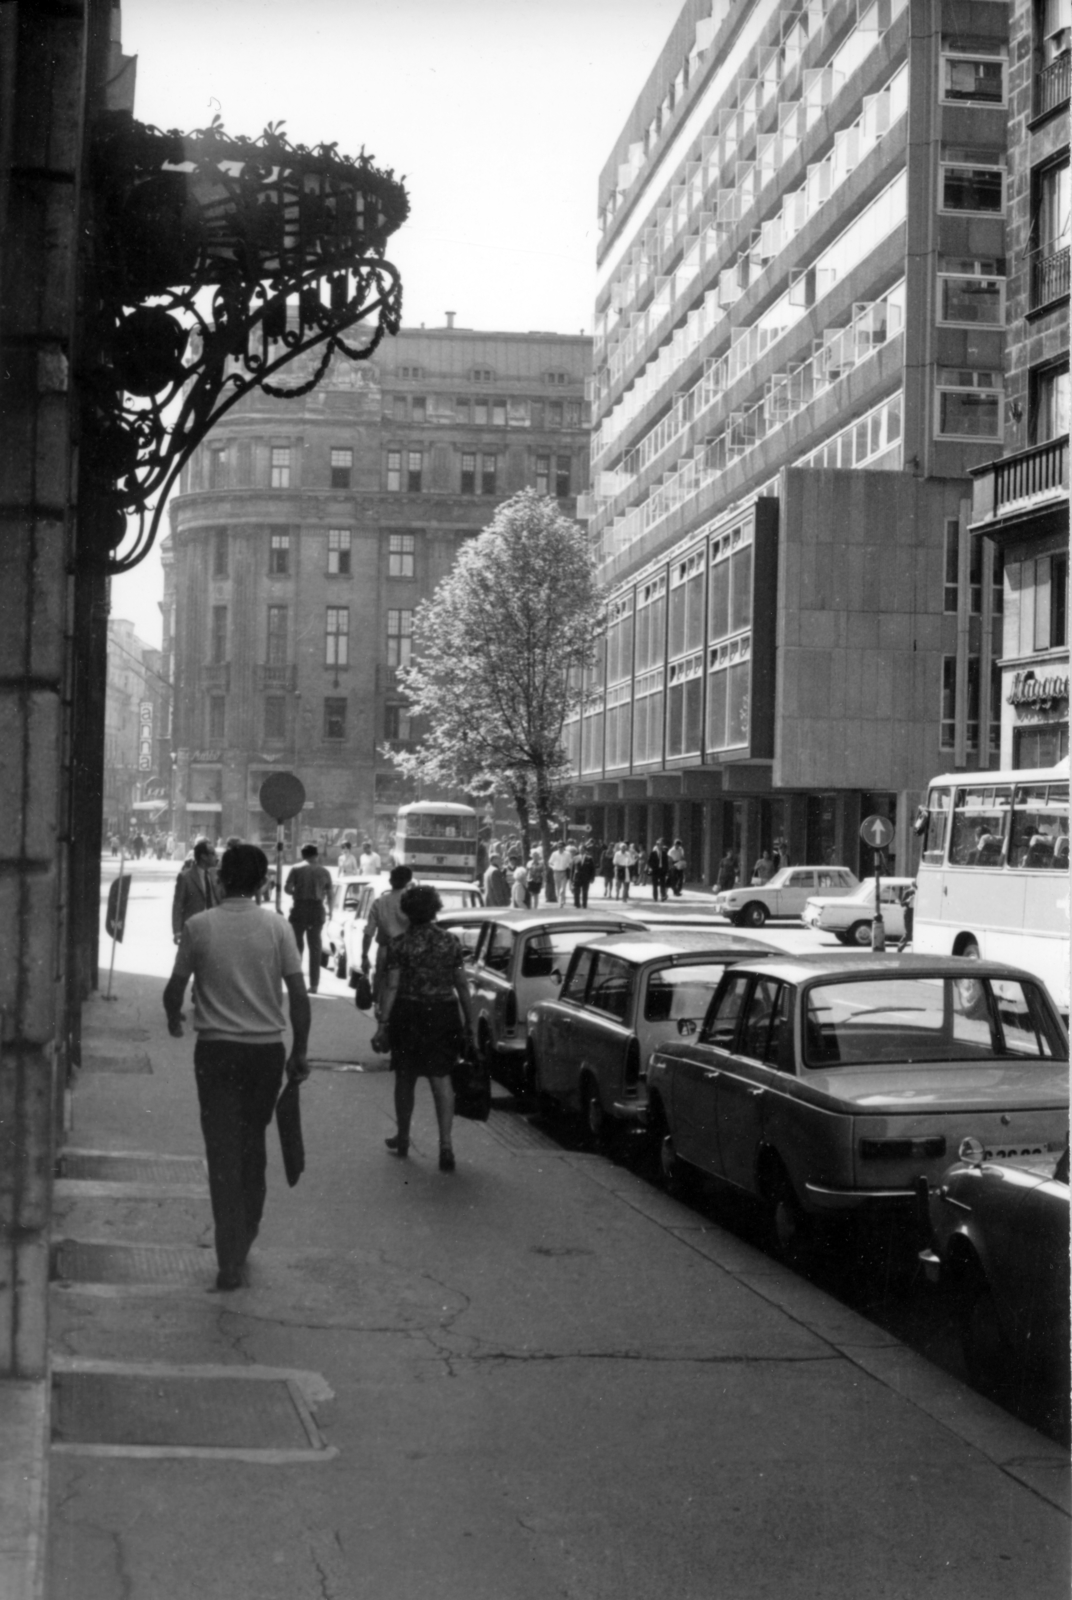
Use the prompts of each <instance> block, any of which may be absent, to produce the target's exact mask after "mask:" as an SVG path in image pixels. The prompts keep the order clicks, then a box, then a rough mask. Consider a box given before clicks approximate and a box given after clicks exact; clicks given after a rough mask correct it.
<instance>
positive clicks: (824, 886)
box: [712, 867, 860, 928]
mask: <svg viewBox="0 0 1072 1600" xmlns="http://www.w3.org/2000/svg"><path fill="white" fill-rule="evenodd" d="M859 882H860V880H859V878H858V877H857V876H856V874H855V873H854V872H850V871H849V869H848V867H782V868H781V870H780V871H779V872H776V873H775V874H774V876H773V877H772V878H771V879H770V881H769V883H765V884H762V885H760V884H754V885H751V886H750V885H747V884H742V885H741V886H740V887H739V888H737V889H724V890H723V891H722V892H721V893H720V894H716V895H715V898H714V903H713V908H712V909H713V910H715V911H717V912H719V913H720V914H721V915H722V916H724V917H729V919H730V921H731V922H733V923H736V924H737V926H738V927H748V928H762V926H763V924H764V923H765V922H766V921H768V919H769V918H771V917H799V916H800V914H801V912H802V911H803V910H804V907H805V906H806V905H807V903H808V900H809V899H810V898H811V896H812V895H817V894H821V895H825V896H827V897H828V898H834V897H835V896H837V895H843V894H851V893H852V891H853V890H854V889H855V888H856V887H857V886H858V884H859Z"/></svg>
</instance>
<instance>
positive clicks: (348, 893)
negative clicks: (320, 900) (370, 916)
mask: <svg viewBox="0 0 1072 1600" xmlns="http://www.w3.org/2000/svg"><path fill="white" fill-rule="evenodd" d="M371 882H372V879H371V878H367V877H366V878H363V877H360V876H357V875H356V874H355V875H354V876H353V877H342V878H338V879H337V880H336V882H335V886H334V888H333V889H332V891H331V909H330V910H329V912H328V918H327V921H326V922H325V924H324V932H323V936H322V939H321V952H320V960H321V962H322V963H323V965H324V966H325V967H334V969H335V975H336V977H339V978H345V976H346V973H347V965H346V924H347V923H348V922H349V921H350V919H351V917H353V916H354V914H355V913H356V911H357V907H358V904H359V902H360V900H361V891H362V889H363V888H364V887H365V885H366V884H367V883H371Z"/></svg>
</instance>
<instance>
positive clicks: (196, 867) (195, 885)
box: [171, 839, 220, 944]
mask: <svg viewBox="0 0 1072 1600" xmlns="http://www.w3.org/2000/svg"><path fill="white" fill-rule="evenodd" d="M216 861H217V857H216V852H215V850H214V849H213V848H212V845H211V844H210V843H209V841H208V840H207V839H198V841H197V843H196V844H195V845H194V857H193V860H192V862H190V863H189V864H188V865H187V866H185V867H183V869H182V871H181V872H180V873H179V875H178V877H177V878H176V879H175V895H174V898H173V899H172V902H171V932H172V935H173V937H174V940H175V943H176V944H178V942H179V939H180V937H181V936H182V930H183V928H184V926H185V925H186V923H187V922H188V921H189V919H190V918H191V917H196V916H197V914H198V912H199V911H210V910H211V909H212V907H213V906H214V905H215V904H216V903H217V901H218V900H219V898H220V896H219V891H218V888H217V884H216V873H215V867H216Z"/></svg>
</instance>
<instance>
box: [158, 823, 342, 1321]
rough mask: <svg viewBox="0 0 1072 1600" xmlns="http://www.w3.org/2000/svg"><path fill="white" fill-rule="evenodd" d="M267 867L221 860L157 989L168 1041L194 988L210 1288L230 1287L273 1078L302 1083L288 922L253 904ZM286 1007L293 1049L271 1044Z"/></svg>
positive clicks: (251, 1213)
mask: <svg viewBox="0 0 1072 1600" xmlns="http://www.w3.org/2000/svg"><path fill="white" fill-rule="evenodd" d="M267 875H268V858H267V856H266V855H265V854H264V851H263V850H259V849H258V848H257V846H256V845H252V844H240V845H236V846H234V848H233V849H230V850H228V851H226V852H225V854H224V857H223V861H222V863H221V865H220V871H219V882H220V888H221V890H222V892H223V895H224V899H223V900H222V902H221V903H220V904H219V905H217V906H215V907H214V908H213V909H212V910H211V911H202V912H199V913H198V914H197V915H195V916H192V917H190V918H189V920H188V921H187V922H186V924H185V926H184V927H183V930H182V936H181V938H180V941H179V948H178V951H177V952H176V955H175V965H174V968H173V970H172V973H171V977H170V979H169V980H168V985H167V988H166V989H165V990H164V1010H165V1011H166V1012H167V1019H168V1032H169V1033H170V1034H172V1036H173V1037H175V1038H181V1037H182V1031H183V1029H182V1022H183V1012H182V1004H183V999H184V996H185V994H186V987H187V984H188V983H189V981H190V979H191V978H193V979H194V1031H195V1033H196V1034H197V1044H196V1046H195V1049H194V1074H195V1078H196V1081H197V1097H198V1101H199V1103H200V1107H201V1132H202V1134H203V1135H204V1140H205V1156H206V1159H207V1161H208V1182H209V1193H210V1195H211V1199H212V1216H213V1221H214V1222H215V1228H216V1261H217V1265H218V1267H219V1273H218V1276H217V1278H216V1287H217V1289H239V1288H241V1287H242V1282H243V1278H242V1269H243V1265H244V1263H245V1259H246V1256H247V1255H248V1254H249V1248H250V1245H251V1244H252V1243H253V1240H254V1239H255V1238H256V1236H257V1231H258V1229H259V1227H260V1222H261V1216H262V1214H263V1212H264V1202H265V1197H266V1193H267V1189H266V1184H265V1167H266V1163H267V1152H266V1150H265V1134H266V1131H267V1128H268V1124H269V1123H270V1122H271V1120H272V1114H273V1112H274V1110H275V1103H276V1100H277V1099H278V1097H279V1089H280V1085H281V1084H282V1081H283V1071H284V1067H285V1069H286V1073H287V1077H288V1078H296V1079H297V1080H298V1081H299V1082H301V1081H303V1080H304V1079H305V1078H307V1077H308V1076H309V1066H308V1062H307V1058H306V1051H307V1048H308V1043H309V1023H310V1017H311V1012H310V1007H309V997H308V995H307V994H306V990H305V980H304V978H303V977H302V971H301V957H300V955H299V954H298V946H297V944H296V942H295V938H294V933H293V931H292V929H291V928H290V926H289V924H288V923H287V922H285V921H284V920H283V918H282V917H279V916H277V915H276V914H275V912H274V911H270V910H269V909H268V908H267V907H264V906H260V905H258V904H257V901H256V897H257V894H258V892H259V890H260V888H261V885H262V884H263V883H264V880H265V878H266V877H267ZM284 985H286V990H287V994H288V997H289V1002H290V1025H291V1028H292V1030H293V1034H294V1040H293V1046H292V1048H291V1052H290V1055H289V1057H288V1056H287V1052H286V1047H285V1046H284V1043H283V1036H284V1032H285V1029H286V1020H287V1019H286V1015H285V1013H284V1010H283V986H284Z"/></svg>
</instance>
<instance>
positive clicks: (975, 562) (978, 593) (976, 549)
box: [968, 534, 983, 617]
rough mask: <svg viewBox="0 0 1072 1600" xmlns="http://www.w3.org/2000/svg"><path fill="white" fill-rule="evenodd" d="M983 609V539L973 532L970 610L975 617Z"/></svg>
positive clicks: (969, 545)
mask: <svg viewBox="0 0 1072 1600" xmlns="http://www.w3.org/2000/svg"><path fill="white" fill-rule="evenodd" d="M982 609H983V541H982V539H980V537H979V535H978V534H972V535H971V536H970V540H969V543H968V610H969V611H970V613H971V615H972V616H973V617H978V616H979V615H981V613H982Z"/></svg>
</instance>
